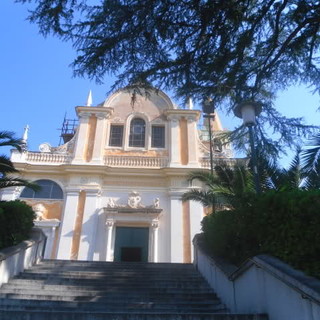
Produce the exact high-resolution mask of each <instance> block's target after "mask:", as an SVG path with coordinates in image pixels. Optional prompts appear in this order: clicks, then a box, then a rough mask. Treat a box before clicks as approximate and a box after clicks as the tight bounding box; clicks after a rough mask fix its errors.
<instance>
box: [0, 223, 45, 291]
mask: <svg viewBox="0 0 320 320" xmlns="http://www.w3.org/2000/svg"><path fill="white" fill-rule="evenodd" d="M45 244H46V236H45V235H44V233H43V232H42V230H40V229H38V228H33V229H32V231H31V236H30V239H28V240H25V241H22V242H21V243H19V244H17V245H16V246H12V247H9V248H5V249H1V250H0V287H1V286H2V284H4V283H7V282H8V281H9V279H10V278H12V277H14V276H15V275H17V274H18V273H20V272H22V271H23V270H24V269H28V268H30V267H32V266H33V265H34V264H36V263H38V262H39V261H40V260H41V259H42V257H43V252H44V247H45Z"/></svg>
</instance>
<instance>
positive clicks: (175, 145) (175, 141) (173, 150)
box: [168, 116, 180, 167]
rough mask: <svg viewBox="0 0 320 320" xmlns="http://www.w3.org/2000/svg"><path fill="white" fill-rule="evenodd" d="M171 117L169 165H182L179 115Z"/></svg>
mask: <svg viewBox="0 0 320 320" xmlns="http://www.w3.org/2000/svg"><path fill="white" fill-rule="evenodd" d="M168 119H169V129H170V142H169V145H170V150H169V151H170V159H169V166H170V167H176V166H180V152H179V151H180V141H179V137H180V130H179V129H180V127H179V117H177V116H170V117H168Z"/></svg>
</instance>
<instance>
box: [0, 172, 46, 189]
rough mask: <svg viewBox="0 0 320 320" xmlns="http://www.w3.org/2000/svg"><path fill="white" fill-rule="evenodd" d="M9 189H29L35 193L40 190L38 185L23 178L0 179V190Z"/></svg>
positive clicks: (6, 177)
mask: <svg viewBox="0 0 320 320" xmlns="http://www.w3.org/2000/svg"><path fill="white" fill-rule="evenodd" d="M9 187H28V188H30V189H32V190H34V191H38V190H40V186H38V185H37V184H36V183H33V182H31V181H28V180H25V179H22V178H16V177H8V176H5V177H2V178H0V189H3V188H9Z"/></svg>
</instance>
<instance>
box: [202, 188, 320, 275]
mask: <svg viewBox="0 0 320 320" xmlns="http://www.w3.org/2000/svg"><path fill="white" fill-rule="evenodd" d="M202 230H203V232H204V236H205V240H206V242H207V245H208V247H209V250H211V252H212V253H213V254H216V255H218V256H221V257H223V258H225V259H226V260H228V261H230V262H231V263H234V264H237V265H239V264H241V263H242V262H243V261H244V260H245V259H247V258H249V257H252V256H254V255H257V254H261V253H267V254H271V255H273V256H276V257H278V258H280V259H282V260H283V261H285V262H287V263H288V264H290V265H292V266H293V267H295V268H297V269H301V270H303V271H305V272H307V273H308V274H310V275H313V276H316V277H319V278H320V191H319V190H315V191H301V190H297V191H282V192H274V191H271V192H267V193H265V194H262V195H260V196H257V197H256V198H255V199H253V200H252V203H251V205H247V206H244V207H241V208H237V209H235V210H229V211H220V212H216V213H213V214H210V215H209V216H207V217H205V218H204V219H203V222H202Z"/></svg>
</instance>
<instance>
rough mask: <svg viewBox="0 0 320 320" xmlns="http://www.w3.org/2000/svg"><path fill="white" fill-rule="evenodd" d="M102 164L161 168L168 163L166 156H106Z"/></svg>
mask: <svg viewBox="0 0 320 320" xmlns="http://www.w3.org/2000/svg"><path fill="white" fill-rule="evenodd" d="M104 164H105V165H107V166H110V167H141V168H163V167H166V166H167V165H168V158H166V157H136V156H134V157H130V156H106V157H105V158H104Z"/></svg>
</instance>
